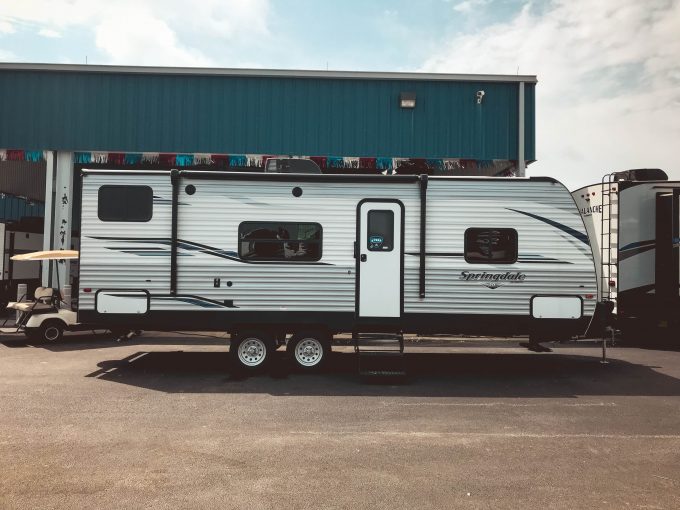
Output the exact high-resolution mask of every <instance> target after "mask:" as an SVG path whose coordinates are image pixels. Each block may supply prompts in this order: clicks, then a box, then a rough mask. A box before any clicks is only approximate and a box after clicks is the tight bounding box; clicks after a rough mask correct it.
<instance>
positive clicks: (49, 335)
mask: <svg viewBox="0 0 680 510" xmlns="http://www.w3.org/2000/svg"><path fill="white" fill-rule="evenodd" d="M36 336H37V337H38V339H39V340H41V341H42V342H45V343H53V342H58V341H59V340H61V339H62V337H63V336H64V323H63V322H62V321H60V320H47V321H45V322H43V323H42V324H41V325H40V327H39V328H38V334H37V335H36Z"/></svg>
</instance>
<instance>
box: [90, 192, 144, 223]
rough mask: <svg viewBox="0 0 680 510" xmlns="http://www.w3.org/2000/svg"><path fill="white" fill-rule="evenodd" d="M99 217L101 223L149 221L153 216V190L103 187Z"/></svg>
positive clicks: (99, 196)
mask: <svg viewBox="0 0 680 510" xmlns="http://www.w3.org/2000/svg"><path fill="white" fill-rule="evenodd" d="M97 216H99V219H100V220H101V221H137V222H145V221H149V220H150V219H151V217H152V216H153V190H152V189H151V188H150V187H149V186H120V185H107V186H101V187H100V188H99V193H98V201H97Z"/></svg>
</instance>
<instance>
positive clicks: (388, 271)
mask: <svg viewBox="0 0 680 510" xmlns="http://www.w3.org/2000/svg"><path fill="white" fill-rule="evenodd" d="M403 221H404V219H403V213H402V206H401V204H399V203H396V202H378V201H376V202H364V203H363V204H362V205H361V206H360V208H359V240H358V246H359V276H358V278H359V316H360V317H400V316H401V292H402V289H401V280H402V275H401V269H402V267H401V266H402V264H401V257H402V255H401V253H402V242H403V240H402V222H403Z"/></svg>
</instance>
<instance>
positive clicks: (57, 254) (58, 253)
mask: <svg viewBox="0 0 680 510" xmlns="http://www.w3.org/2000/svg"><path fill="white" fill-rule="evenodd" d="M77 258H78V251H77V250H48V251H34V252H31V253H22V254H21V255H14V257H12V260H27V261H28V260H67V259H77Z"/></svg>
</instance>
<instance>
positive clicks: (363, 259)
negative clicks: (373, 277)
mask: <svg viewBox="0 0 680 510" xmlns="http://www.w3.org/2000/svg"><path fill="white" fill-rule="evenodd" d="M359 260H361V262H366V254H365V253H362V254H361V258H360V259H359Z"/></svg>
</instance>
